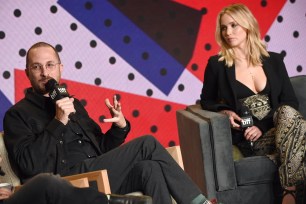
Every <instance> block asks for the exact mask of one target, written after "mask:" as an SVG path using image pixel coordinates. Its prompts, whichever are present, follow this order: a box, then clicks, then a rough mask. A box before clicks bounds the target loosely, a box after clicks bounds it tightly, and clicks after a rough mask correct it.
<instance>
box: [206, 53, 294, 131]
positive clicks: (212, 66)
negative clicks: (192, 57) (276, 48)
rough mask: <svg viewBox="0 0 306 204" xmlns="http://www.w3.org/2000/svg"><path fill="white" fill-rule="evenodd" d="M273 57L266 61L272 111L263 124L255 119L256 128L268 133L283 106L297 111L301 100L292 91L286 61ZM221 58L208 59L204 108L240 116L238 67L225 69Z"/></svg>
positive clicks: (262, 121)
mask: <svg viewBox="0 0 306 204" xmlns="http://www.w3.org/2000/svg"><path fill="white" fill-rule="evenodd" d="M269 54H270V57H263V70H264V72H265V74H266V77H267V80H268V83H269V85H270V90H271V92H270V95H269V97H270V101H271V108H272V110H271V111H270V113H269V114H268V115H267V116H266V117H265V118H263V119H262V120H261V121H259V120H257V119H256V118H254V125H255V126H257V127H258V128H260V130H261V131H263V132H266V131H267V130H269V129H270V128H272V127H273V114H274V112H275V110H276V109H277V108H278V107H279V106H280V105H289V106H291V107H293V108H295V109H298V100H297V98H296V96H295V93H294V90H293V88H292V85H291V82H290V79H289V77H288V73H287V70H286V67H285V64H284V62H283V57H282V56H281V55H280V54H278V53H274V52H269ZM219 57H220V56H218V55H215V56H212V57H210V58H209V60H208V64H207V66H206V70H205V74H204V83H203V88H202V93H201V106H202V108H203V109H206V110H210V111H220V110H225V109H230V110H233V111H235V112H236V113H239V112H240V109H241V107H240V104H239V102H238V99H237V93H236V90H235V89H234V87H235V86H234V82H235V80H236V78H235V65H233V66H232V67H226V66H225V62H224V61H218V58H219Z"/></svg>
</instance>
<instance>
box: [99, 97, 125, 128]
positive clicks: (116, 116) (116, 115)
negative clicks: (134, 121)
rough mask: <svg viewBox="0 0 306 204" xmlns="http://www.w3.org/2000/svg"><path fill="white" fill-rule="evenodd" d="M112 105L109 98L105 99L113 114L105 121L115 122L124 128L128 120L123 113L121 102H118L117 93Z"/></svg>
mask: <svg viewBox="0 0 306 204" xmlns="http://www.w3.org/2000/svg"><path fill="white" fill-rule="evenodd" d="M113 103H114V105H112V104H111V103H110V101H109V99H108V98H107V99H105V105H106V106H107V108H108V109H109V112H110V113H111V115H112V118H109V119H104V122H113V123H115V124H116V125H117V126H118V127H119V128H124V127H125V126H126V121H125V118H124V116H123V113H122V111H121V104H120V102H118V100H117V97H116V95H114V98H113Z"/></svg>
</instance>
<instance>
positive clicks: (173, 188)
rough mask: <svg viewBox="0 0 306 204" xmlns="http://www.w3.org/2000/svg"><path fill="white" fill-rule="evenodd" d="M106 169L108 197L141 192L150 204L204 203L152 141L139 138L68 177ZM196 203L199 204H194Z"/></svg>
mask: <svg viewBox="0 0 306 204" xmlns="http://www.w3.org/2000/svg"><path fill="white" fill-rule="evenodd" d="M101 169H107V172H108V176H109V181H110V187H111V191H112V193H115V194H126V193H130V192H134V191H141V192H143V193H144V194H145V195H149V196H151V197H152V199H153V203H157V204H170V203H172V202H171V197H170V195H171V196H172V197H173V198H174V199H175V200H176V202H177V203H178V204H190V203H204V201H205V200H206V199H205V197H204V196H203V195H202V193H201V191H200V189H199V188H198V187H197V186H196V185H195V184H194V183H193V181H192V180H191V179H190V177H189V176H188V175H187V174H186V173H185V172H184V171H183V170H182V168H181V167H180V166H179V165H178V164H177V163H176V161H175V160H174V159H173V158H172V157H171V155H170V154H169V153H168V152H167V150H166V149H165V148H164V147H163V146H162V145H161V144H160V143H159V142H158V141H157V140H156V139H155V138H154V137H153V136H142V137H139V138H137V139H134V140H132V141H131V142H128V143H125V144H124V145H122V146H120V147H118V148H115V149H113V150H111V151H110V152H107V153H105V154H103V155H101V156H99V157H96V158H93V159H88V160H85V161H84V162H82V163H81V164H80V165H78V166H77V167H75V168H74V169H72V171H71V172H70V173H71V174H76V173H82V172H88V171H95V170H101ZM198 201H199V202H198Z"/></svg>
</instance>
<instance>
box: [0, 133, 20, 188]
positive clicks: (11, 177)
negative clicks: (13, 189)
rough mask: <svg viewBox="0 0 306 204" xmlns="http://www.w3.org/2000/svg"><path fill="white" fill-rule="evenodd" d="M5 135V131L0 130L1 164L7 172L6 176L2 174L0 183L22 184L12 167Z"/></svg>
mask: <svg viewBox="0 0 306 204" xmlns="http://www.w3.org/2000/svg"><path fill="white" fill-rule="evenodd" d="M3 137H4V133H3V132H0V157H1V158H2V161H1V163H0V166H1V169H2V171H3V172H4V173H5V175H4V176H0V183H10V184H13V186H18V185H20V179H19V178H18V177H17V176H16V174H15V173H14V171H13V170H12V168H11V165H10V161H9V159H8V155H7V151H6V147H5V145H4V140H3Z"/></svg>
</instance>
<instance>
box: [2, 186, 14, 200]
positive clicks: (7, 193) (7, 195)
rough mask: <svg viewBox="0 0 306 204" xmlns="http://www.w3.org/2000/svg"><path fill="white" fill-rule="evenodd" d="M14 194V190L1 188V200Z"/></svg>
mask: <svg viewBox="0 0 306 204" xmlns="http://www.w3.org/2000/svg"><path fill="white" fill-rule="evenodd" d="M11 194H12V191H10V190H9V189H7V188H0V200H5V199H7V198H9V197H10V196H11Z"/></svg>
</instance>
